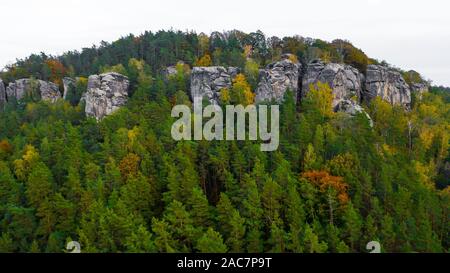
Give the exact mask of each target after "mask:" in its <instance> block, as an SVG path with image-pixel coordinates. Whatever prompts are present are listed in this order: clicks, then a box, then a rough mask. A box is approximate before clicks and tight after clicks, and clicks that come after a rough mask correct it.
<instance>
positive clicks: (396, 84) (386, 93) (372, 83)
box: [362, 65, 411, 109]
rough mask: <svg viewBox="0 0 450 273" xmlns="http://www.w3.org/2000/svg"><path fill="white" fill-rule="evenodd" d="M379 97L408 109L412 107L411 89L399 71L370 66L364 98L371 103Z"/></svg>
mask: <svg viewBox="0 0 450 273" xmlns="http://www.w3.org/2000/svg"><path fill="white" fill-rule="evenodd" d="M377 96H378V97H380V98H382V99H383V100H385V101H387V102H389V103H390V104H392V105H401V106H403V107H405V108H407V109H409V107H410V105H411V89H410V88H409V86H408V84H407V83H406V82H405V80H404V79H403V77H402V75H401V74H400V73H399V72H398V71H395V70H392V69H390V68H387V67H384V66H381V65H368V66H367V72H366V82H365V90H363V94H362V97H363V99H364V100H365V101H370V100H372V99H373V98H375V97H377Z"/></svg>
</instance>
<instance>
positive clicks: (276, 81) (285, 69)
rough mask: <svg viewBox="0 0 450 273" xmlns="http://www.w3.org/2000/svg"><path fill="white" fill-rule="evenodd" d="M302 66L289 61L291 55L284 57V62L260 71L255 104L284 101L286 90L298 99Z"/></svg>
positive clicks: (275, 63) (270, 65)
mask: <svg viewBox="0 0 450 273" xmlns="http://www.w3.org/2000/svg"><path fill="white" fill-rule="evenodd" d="M301 69H302V66H301V64H300V63H294V62H292V61H291V60H289V54H285V55H283V56H282V60H281V61H279V62H274V63H272V64H269V65H268V66H267V67H266V68H265V69H261V70H260V71H259V84H258V87H257V89H256V92H255V93H256V97H255V102H256V103H258V102H262V101H270V100H272V99H273V100H275V101H278V102H280V101H282V100H283V98H284V94H285V93H286V90H288V89H289V90H291V91H292V92H293V93H294V97H295V98H297V95H298V94H297V93H298V89H299V77H300V75H301Z"/></svg>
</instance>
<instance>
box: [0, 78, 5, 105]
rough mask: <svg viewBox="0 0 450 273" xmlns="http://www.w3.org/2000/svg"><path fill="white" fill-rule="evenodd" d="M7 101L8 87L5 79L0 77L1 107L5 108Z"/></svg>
mask: <svg viewBox="0 0 450 273" xmlns="http://www.w3.org/2000/svg"><path fill="white" fill-rule="evenodd" d="M5 103H6V89H5V85H4V84H3V80H2V79H0V109H1V108H3V106H4V105H5Z"/></svg>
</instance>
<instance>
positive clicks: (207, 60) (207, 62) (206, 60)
mask: <svg viewBox="0 0 450 273" xmlns="http://www.w3.org/2000/svg"><path fill="white" fill-rule="evenodd" d="M211 65H212V59H211V56H210V55H209V54H205V55H204V56H203V57H201V58H200V59H199V60H197V61H196V62H195V66H211Z"/></svg>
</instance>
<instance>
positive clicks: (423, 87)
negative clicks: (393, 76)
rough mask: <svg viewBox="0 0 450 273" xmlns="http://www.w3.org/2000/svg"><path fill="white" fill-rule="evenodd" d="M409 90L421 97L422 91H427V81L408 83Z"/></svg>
mask: <svg viewBox="0 0 450 273" xmlns="http://www.w3.org/2000/svg"><path fill="white" fill-rule="evenodd" d="M410 87H411V92H412V93H415V94H416V97H417V98H419V99H422V96H423V94H424V93H427V92H428V89H429V86H428V84H427V83H424V82H421V83H413V84H411V85H410Z"/></svg>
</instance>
